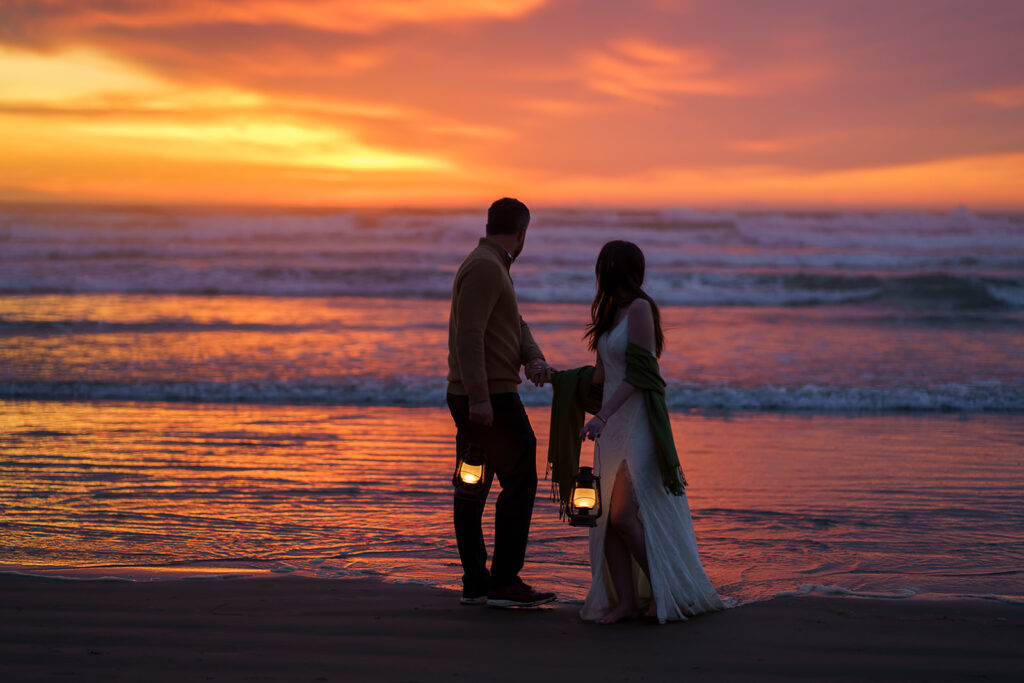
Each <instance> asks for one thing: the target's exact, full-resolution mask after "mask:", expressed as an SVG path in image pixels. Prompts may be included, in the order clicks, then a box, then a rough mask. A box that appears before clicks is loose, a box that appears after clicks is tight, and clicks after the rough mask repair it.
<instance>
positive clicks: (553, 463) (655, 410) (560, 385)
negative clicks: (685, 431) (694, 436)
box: [548, 344, 686, 511]
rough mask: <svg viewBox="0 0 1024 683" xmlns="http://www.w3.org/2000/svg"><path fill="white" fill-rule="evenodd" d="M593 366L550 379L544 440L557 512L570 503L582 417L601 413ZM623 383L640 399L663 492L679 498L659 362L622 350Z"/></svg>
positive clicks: (640, 351)
mask: <svg viewBox="0 0 1024 683" xmlns="http://www.w3.org/2000/svg"><path fill="white" fill-rule="evenodd" d="M593 379H594V366H592V365H586V366H583V367H581V368H574V369H572V370H565V371H562V372H556V373H554V374H553V375H552V376H551V385H552V387H553V388H554V391H555V394H554V398H553V399H552V401H551V429H550V433H549V439H548V469H549V470H550V471H551V493H552V499H553V500H558V501H560V503H561V508H562V511H564V509H565V506H566V504H567V503H568V502H569V494H570V493H571V492H572V478H573V477H574V476H576V472H577V471H579V465H580V448H581V447H582V445H583V444H582V441H581V440H580V430H581V429H583V419H584V414H585V413H595V414H596V413H597V412H598V411H599V410H601V386H600V385H595V384H593ZM626 381H627V382H629V383H630V384H632V385H633V386H634V387H636V388H637V389H639V390H640V391H642V392H643V393H644V403H645V405H646V407H647V418H648V420H649V422H650V425H651V433H652V434H653V435H654V450H655V454H656V456H657V458H658V467H659V468H660V470H661V480H662V483H663V484H664V485H665V489H666V490H667V491H668V492H669V493H671V494H673V495H677V496H681V495H683V487H684V486H686V479H685V477H683V476H682V470H681V469H680V468H679V455H678V454H677V453H676V447H675V442H674V441H673V439H672V426H671V424H670V423H669V419H668V406H667V405H666V404H665V380H663V379H662V378H661V373H660V371H659V370H658V360H657V358H655V357H654V355H653V354H651V352H650V351H647V350H646V349H644V348H641V347H639V346H636V345H635V344H629V345H628V346H627V347H626Z"/></svg>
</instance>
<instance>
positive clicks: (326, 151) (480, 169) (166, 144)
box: [0, 0, 1024, 210]
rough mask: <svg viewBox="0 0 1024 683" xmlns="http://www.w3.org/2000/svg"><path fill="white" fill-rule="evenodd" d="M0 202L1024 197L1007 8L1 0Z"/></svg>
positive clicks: (782, 201)
mask: <svg viewBox="0 0 1024 683" xmlns="http://www.w3.org/2000/svg"><path fill="white" fill-rule="evenodd" d="M0 26H2V28H0V126H2V128H3V131H4V135H3V136H0V158H2V159H3V164H2V166H0V200H5V201H100V202H151V201H156V202H177V203H227V204H231V203H248V204H253V203H254V204H282V205H292V204H294V205H324V206H329V205H407V204H416V205H464V204H478V203H480V202H481V201H486V200H487V199H488V198H492V197H493V196H495V195H501V194H512V195H516V196H520V197H522V198H524V199H527V200H528V201H531V202H534V203H536V204H541V205H549V206H550V205H580V204H583V205H608V206H611V205H614V206H677V205H683V206H716V207H740V208H742V207H794V208H802V207H810V208H813V207H859V208H873V207H880V208H887V207H907V208H918V207H924V208H948V207H952V206H956V205H958V204H966V205H968V206H970V207H971V208H972V209H982V210H983V209H1010V210H1019V209H1022V208H1024V193H1022V192H1021V190H1020V188H1021V187H1024V69H1022V68H1021V64H1024V47H1022V43H1021V41H1020V40H1019V35H1020V34H1021V31H1022V30H1024V5H1022V4H1021V3H1019V2H1014V1H992V2H986V3H972V2H968V1H962V2H946V3H941V4H936V3H933V2H927V1H918V0H903V1H901V2H896V3H886V4H885V5H881V4H873V3H863V2H830V3H813V2H772V3H762V2H741V1H738V0H737V1H732V2H724V3H719V2H714V3H713V2H710V1H708V0H692V1H689V2H683V1H680V2H665V1H663V0H650V1H648V2H643V3H617V2H611V1H610V0H609V1H605V0H600V1H595V2H581V1H579V0H517V1H514V2H513V1H509V0H503V1H500V2H498V1H494V0H477V1H473V0H434V1H432V2H416V1H413V0H388V1H387V2H373V3H367V2H354V1H345V0H342V1H336V2H329V1H324V0H320V1H317V2H304V3H289V2H278V1H271V0H249V1H248V2H245V1H243V2H235V3H226V4H211V3H196V2H192V1H191V0H166V1H161V2H156V1H149V0H140V1H136V2H131V3H124V2H113V1H106V0H102V1H99V2H90V3H80V2H72V1H71V0H46V1H45V2H36V3H21V2H0Z"/></svg>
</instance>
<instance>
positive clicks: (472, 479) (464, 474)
mask: <svg viewBox="0 0 1024 683" xmlns="http://www.w3.org/2000/svg"><path fill="white" fill-rule="evenodd" d="M483 478H484V466H483V465H470V464H469V463H467V462H463V463H462V467H460V468H459V479H461V480H462V482H463V483H464V484H469V485H473V484H476V483H477V482H479V481H480V480H481V479H483Z"/></svg>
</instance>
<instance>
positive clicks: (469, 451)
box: [452, 441, 487, 497]
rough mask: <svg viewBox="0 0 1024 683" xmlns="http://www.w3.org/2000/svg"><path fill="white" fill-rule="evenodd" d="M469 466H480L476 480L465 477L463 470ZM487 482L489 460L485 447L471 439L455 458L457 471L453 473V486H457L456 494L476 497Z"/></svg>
mask: <svg viewBox="0 0 1024 683" xmlns="http://www.w3.org/2000/svg"><path fill="white" fill-rule="evenodd" d="M467 467H479V468H480V475H479V478H478V479H477V480H476V481H466V479H464V478H463V476H462V475H463V471H464V470H465V469H466V468H467ZM486 482H487V462H486V458H484V449H483V447H482V446H481V445H480V444H479V443H477V442H475V441H469V442H467V443H466V446H465V448H463V449H461V450H460V451H459V453H458V455H457V456H456V458H455V472H454V474H452V486H454V487H455V493H456V495H462V496H467V497H475V496H476V495H477V494H479V493H480V492H481V491H483V489H484V486H486Z"/></svg>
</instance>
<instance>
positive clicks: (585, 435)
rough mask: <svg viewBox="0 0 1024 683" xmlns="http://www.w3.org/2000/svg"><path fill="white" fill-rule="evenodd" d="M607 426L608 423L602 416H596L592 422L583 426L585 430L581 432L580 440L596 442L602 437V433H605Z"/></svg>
mask: <svg viewBox="0 0 1024 683" xmlns="http://www.w3.org/2000/svg"><path fill="white" fill-rule="evenodd" d="M606 424H607V421H606V420H605V419H604V418H603V417H601V415H600V414H597V415H595V416H594V417H593V418H591V420H590V422H588V423H587V424H585V425H583V429H582V430H581V431H580V438H581V439H590V440H591V441H594V440H595V439H597V438H598V437H600V436H601V432H602V431H604V426H605V425H606Z"/></svg>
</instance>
